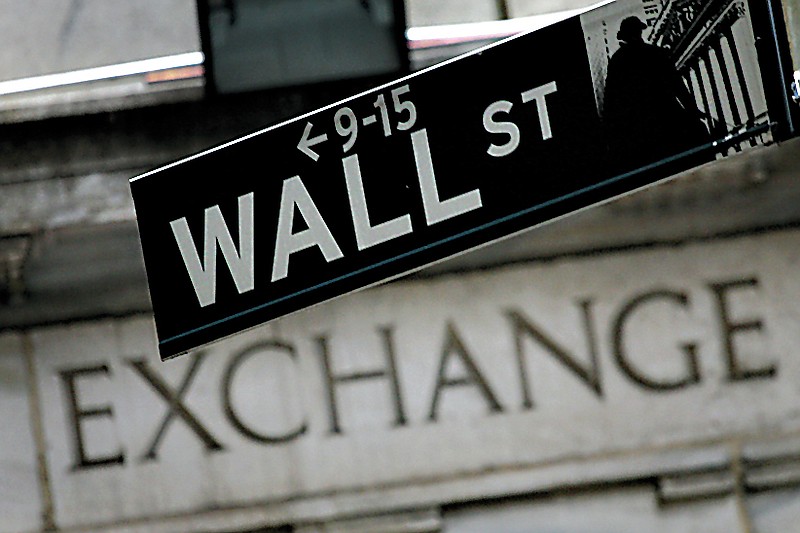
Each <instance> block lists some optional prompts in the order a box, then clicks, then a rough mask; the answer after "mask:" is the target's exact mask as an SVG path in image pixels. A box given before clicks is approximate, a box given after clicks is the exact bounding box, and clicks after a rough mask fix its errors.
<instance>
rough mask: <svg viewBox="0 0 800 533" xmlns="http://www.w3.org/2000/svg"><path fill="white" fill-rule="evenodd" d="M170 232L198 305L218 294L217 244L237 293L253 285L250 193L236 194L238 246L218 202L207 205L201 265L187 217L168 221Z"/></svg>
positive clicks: (204, 305) (251, 203) (213, 300)
mask: <svg viewBox="0 0 800 533" xmlns="http://www.w3.org/2000/svg"><path fill="white" fill-rule="evenodd" d="M169 225H170V227H171V228H172V234H173V235H174V236H175V240H176V241H177V243H178V248H179V249H180V252H181V257H182V258H183V263H184V265H186V270H187V272H188V273H189V278H190V279H191V280H192V286H193V287H194V292H195V294H196V295H197V300H198V301H199V302H200V306H201V307H206V306H208V305H211V304H213V303H214V302H215V301H216V297H217V294H216V292H217V290H216V289H217V244H219V248H220V249H221V250H222V256H223V257H224V258H225V264H226V265H228V269H229V270H230V272H231V275H232V276H233V282H234V283H235V284H236V290H238V291H239V294H242V293H244V292H247V291H251V290H253V289H254V288H255V275H254V272H253V257H254V254H253V193H252V192H251V193H248V194H245V195H244V196H240V197H239V249H240V252H237V251H236V246H235V245H234V244H233V238H232V237H231V233H230V231H228V226H226V225H225V220H224V219H223V218H222V211H220V208H219V206H218V205H215V206H213V207H209V208H208V209H206V212H205V239H204V249H203V264H202V265H201V264H200V256H199V254H198V253H197V247H196V246H195V243H194V240H193V239H192V235H191V233H190V232H189V224H188V222H187V221H186V218H185V217H184V218H179V219H177V220H173V221H172V222H170V224H169Z"/></svg>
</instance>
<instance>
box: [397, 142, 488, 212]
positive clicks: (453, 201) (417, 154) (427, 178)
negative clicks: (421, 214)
mask: <svg viewBox="0 0 800 533" xmlns="http://www.w3.org/2000/svg"><path fill="white" fill-rule="evenodd" d="M411 143H412V146H413V148H414V159H415V161H416V163H417V176H418V178H419V187H420V191H421V192H422V207H423V208H424V209H425V220H426V221H427V222H428V225H429V226H432V225H433V224H436V223H437V222H442V221H444V220H448V219H450V218H453V217H456V216H458V215H463V214H464V213H468V212H470V211H473V210H475V209H478V208H479V207H481V206H482V205H483V204H482V202H481V192H480V190H478V189H475V190H472V191H469V192H467V193H464V194H461V195H459V196H455V197H453V198H450V199H448V200H444V201H442V200H440V199H439V189H438V187H437V186H436V175H435V174H434V171H433V161H432V160H431V146H430V143H429V142H428V131H427V130H426V129H425V128H423V129H421V130H419V131H415V132H414V133H412V134H411Z"/></svg>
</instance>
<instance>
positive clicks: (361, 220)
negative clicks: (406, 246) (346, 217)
mask: <svg viewBox="0 0 800 533" xmlns="http://www.w3.org/2000/svg"><path fill="white" fill-rule="evenodd" d="M342 163H343V165H344V177H345V180H346V181H347V197H348V198H349V199H350V212H351V213H352V215H353V227H354V228H355V230H356V243H357V244H358V249H359V250H364V249H365V248H370V247H371V246H375V245H376V244H380V243H382V242H386V241H389V240H392V239H394V238H396V237H400V236H402V235H406V234H408V233H411V232H412V231H413V230H412V228H411V217H410V216H408V215H403V216H401V217H398V218H395V219H394V220H389V221H387V222H383V223H381V224H378V225H377V226H373V225H372V224H371V223H370V220H369V211H368V210H367V198H366V195H365V194H364V181H363V179H362V177H361V166H360V165H359V162H358V154H353V155H351V156H348V157H345V158H344V159H342Z"/></svg>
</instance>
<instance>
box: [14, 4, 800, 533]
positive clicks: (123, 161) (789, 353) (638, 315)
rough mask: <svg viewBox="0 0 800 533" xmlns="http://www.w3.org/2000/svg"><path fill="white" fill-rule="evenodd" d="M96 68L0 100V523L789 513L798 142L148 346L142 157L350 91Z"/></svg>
mask: <svg viewBox="0 0 800 533" xmlns="http://www.w3.org/2000/svg"><path fill="white" fill-rule="evenodd" d="M645 3H647V2H645ZM651 3H652V2H651ZM171 4H172V6H173V8H174V9H175V10H178V11H179V12H180V13H184V12H185V11H186V10H188V12H190V13H191V4H192V2H183V3H181V2H177V1H176V2H172V3H171ZM582 5H586V2H583V3H582V2H578V1H575V2H568V1H566V0H557V1H556V0H553V1H548V2H544V1H533V0H531V1H526V2H523V1H522V0H516V1H508V2H505V3H502V5H501V3H499V2H495V1H489V0H486V1H483V2H481V1H478V0H473V1H471V2H463V1H461V0H460V1H459V2H435V3H434V2H422V1H416V2H408V5H407V10H408V14H409V22H410V24H413V25H424V24H433V23H459V22H474V21H479V20H486V19H494V18H498V17H500V16H501V15H502V14H503V13H504V12H505V13H507V14H509V15H510V16H525V15H535V14H537V13H542V12H548V11H553V10H558V9H566V8H575V7H581V6H582ZM187 6H188V7H187ZM191 38H192V39H193V38H194V37H191ZM181 42H182V43H184V44H186V43H187V42H189V41H181ZM192 42H194V43H195V44H191V43H189V44H187V45H186V47H185V48H186V49H174V50H170V52H184V51H191V49H192V46H196V42H195V41H192ZM179 48H180V47H179ZM143 83H144V85H143ZM93 87H94V88H93V89H92V91H94V92H87V91H85V90H84V91H83V92H76V93H68V96H67V97H65V96H64V91H62V93H61V94H55V95H54V94H53V93H52V92H49V93H47V94H46V95H41V94H34V95H23V96H14V97H4V98H0V107H2V111H1V113H2V120H3V124H2V126H0V130H2V132H3V134H2V136H0V150H2V153H3V155H4V157H3V158H0V302H1V305H0V420H2V427H3V430H2V431H0V533H6V532H8V533H12V532H13V533H22V532H25V533H27V532H34V531H46V530H59V531H74V532H78V531H80V532H88V531H119V532H150V531H164V532H177V531H198V532H199V531H203V532H233V531H237V532H256V531H259V532H262V531H263V532H267V531H269V532H273V531H274V532H284V531H286V532H289V531H295V532H299V533H312V532H313V533H318V532H345V531H348V532H361V533H366V532H375V533H377V532H387V533H391V532H397V533H400V532H403V533H412V532H416V533H432V532H440V531H441V532H448V533H450V532H452V533H479V532H480V533H485V532H499V533H512V532H519V533H522V532H524V533H540V532H541V533H545V532H553V531H564V532H580V533H600V532H608V531H614V532H620V533H626V532H640V531H653V532H664V533H667V532H670V533H671V532H703V533H706V532H711V533H716V532H719V533H729V532H737V533H738V532H741V533H751V532H758V533H773V532H775V533H778V532H780V533H784V532H790V531H795V530H796V529H797V523H798V520H800V386H799V385H798V384H799V383H800V358H798V357H797V355H798V346H800V304H798V301H800V278H798V276H797V271H798V268H800V208H798V206H799V205H800V173H799V172H800V171H799V170H798V169H800V144H798V142H797V141H791V142H787V143H784V144H781V145H773V146H770V147H766V148H753V149H749V150H746V151H745V152H744V153H742V154H739V155H736V156H734V157H731V158H729V159H727V160H724V161H719V162H715V163H713V164H709V165H706V166H704V167H702V168H699V169H697V170H695V171H692V172H690V173H687V174H685V175H681V176H678V177H676V178H675V179H673V180H671V181H668V182H666V183H662V184H659V185H657V186H655V187H652V188H650V189H647V190H645V191H641V192H638V193H636V194H634V195H630V196H627V197H625V198H622V199H619V200H616V201H614V202H610V203H607V204H605V205H602V206H598V207H595V208H592V209H590V210H587V211H584V212H581V213H579V214H576V215H574V216H571V217H568V218H565V219H563V220H560V221H557V222H555V223H552V224H549V225H546V226H543V227H540V228H536V229H534V230H531V231H529V232H527V233H525V234H523V235H519V236H517V237H514V238H512V239H509V240H505V241H502V242H499V243H496V244H494V245H491V246H489V247H485V248H482V249H480V250H477V251H474V252H472V253H469V254H465V255H462V256H460V257H458V258H455V259H452V260H450V261H446V262H444V263H441V264H438V265H435V266H431V267H428V268H427V269H425V270H423V271H421V272H418V273H416V274H414V275H412V276H409V277H406V278H403V279H400V280H397V281H394V282H392V283H389V284H385V285H382V286H379V287H374V288H371V289H368V290H365V291H362V292H359V293H356V294H353V295H349V296H346V297H343V298H340V299H338V300H335V301H332V302H329V303H326V304H323V305H320V306H317V307H314V308H312V309H309V310H306V311H303V312H299V313H296V314H293V315H291V316H288V317H285V318H283V319H280V320H277V321H274V322H272V323H269V324H267V325H265V326H263V327H260V328H257V329H255V330H252V331H250V332H247V333H245V334H242V335H239V336H236V337H234V338H231V339H228V340H226V341H222V342H219V343H216V344H214V345H211V346H208V347H207V348H204V349H201V350H198V351H197V352H195V353H192V354H190V355H187V356H183V357H180V358H178V359H176V360H173V361H170V362H167V363H161V362H160V361H159V358H158V355H157V350H156V346H155V334H154V330H153V322H152V317H151V315H150V308H149V300H148V293H147V287H146V280H145V277H144V269H143V264H142V258H141V252H140V248H139V244H138V238H137V232H136V225H135V219H134V213H133V209H132V204H131V200H130V194H129V190H128V183H127V179H128V178H130V177H132V176H133V175H135V174H136V173H138V172H140V171H142V170H147V169H149V168H152V167H155V166H158V165H160V164H162V163H165V162H167V161H170V160H173V159H176V158H179V157H181V156H184V155H186V154H188V153H192V152H195V151H198V150H200V149H203V148H205V147H207V146H210V145H213V144H216V143H219V142H222V141H224V140H226V139H230V138H234V137H236V136H238V135H241V134H244V133H248V132H250V131H252V130H255V129H257V128H260V127H262V126H263V125H265V124H269V123H271V122H275V121H277V120H279V119H281V118H284V117H286V116H291V115H294V114H298V113H300V112H303V111H304V110H307V109H310V108H314V107H318V106H320V105H322V104H324V103H327V101H329V99H330V98H338V97H341V96H345V95H346V94H348V92H349V91H352V90H355V87H353V86H352V85H344V86H332V87H328V88H326V89H325V92H323V93H319V92H314V93H312V92H302V91H301V92H291V91H284V92H277V93H276V92H270V93H263V94H262V93H253V94H248V95H244V96H237V97H235V98H219V99H216V100H213V101H208V100H204V99H203V98H202V87H200V86H199V85H198V80H196V79H189V80H183V81H178V82H173V83H169V84H161V85H152V84H151V85H148V84H146V82H144V81H143V80H142V79H140V78H135V79H125V80H112V81H109V82H105V83H104V84H102V85H100V86H93ZM142 87H145V88H147V90H146V91H143V90H141V88H142Z"/></svg>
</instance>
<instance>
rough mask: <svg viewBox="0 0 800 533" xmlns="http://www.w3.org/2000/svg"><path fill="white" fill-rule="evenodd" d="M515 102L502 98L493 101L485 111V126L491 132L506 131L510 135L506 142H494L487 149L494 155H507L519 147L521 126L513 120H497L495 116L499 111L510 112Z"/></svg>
mask: <svg viewBox="0 0 800 533" xmlns="http://www.w3.org/2000/svg"><path fill="white" fill-rule="evenodd" d="M513 105H514V104H512V103H511V102H509V101H508V100H500V101H498V102H495V103H493V104H492V105H490V106H489V107H487V108H486V111H484V112H483V127H484V128H485V129H486V131H488V132H489V133H500V134H502V133H504V134H506V135H508V136H509V140H508V142H507V143H506V144H503V145H496V144H492V145H490V146H489V149H488V150H487V151H486V152H487V153H488V154H489V155H490V156H492V157H505V156H507V155H509V154H511V153H512V152H514V150H516V149H517V148H518V147H519V141H520V133H519V127H517V125H516V124H514V123H513V122H496V121H495V120H494V116H495V115H496V114H497V113H510V112H511V108H512V107H513Z"/></svg>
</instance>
